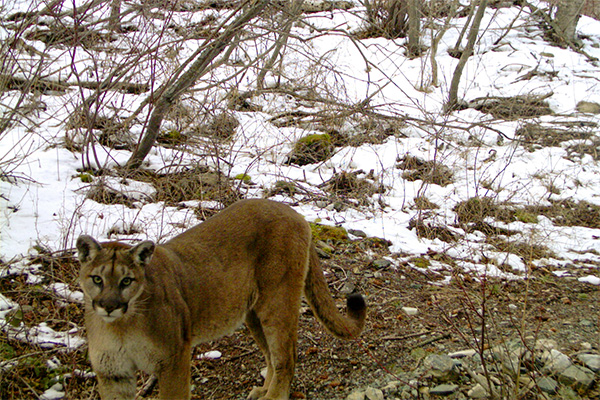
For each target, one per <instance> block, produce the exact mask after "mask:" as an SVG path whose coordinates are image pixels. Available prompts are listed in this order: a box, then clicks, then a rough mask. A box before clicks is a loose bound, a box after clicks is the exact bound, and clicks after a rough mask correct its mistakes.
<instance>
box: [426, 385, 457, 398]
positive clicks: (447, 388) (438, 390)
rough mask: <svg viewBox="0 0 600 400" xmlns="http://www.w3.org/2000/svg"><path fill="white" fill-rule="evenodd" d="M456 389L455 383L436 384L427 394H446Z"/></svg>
mask: <svg viewBox="0 0 600 400" xmlns="http://www.w3.org/2000/svg"><path fill="white" fill-rule="evenodd" d="M457 390H458V385H455V384H447V383H445V384H443V385H438V386H436V387H434V388H431V389H429V394H433V395H437V396H448V395H450V394H452V393H454V392H456V391H457Z"/></svg>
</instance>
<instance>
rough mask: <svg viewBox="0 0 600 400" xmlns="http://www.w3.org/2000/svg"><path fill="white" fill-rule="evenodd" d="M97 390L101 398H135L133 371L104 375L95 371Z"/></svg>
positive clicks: (111, 399)
mask: <svg viewBox="0 0 600 400" xmlns="http://www.w3.org/2000/svg"><path fill="white" fill-rule="evenodd" d="M97 376H98V392H100V398H101V399H102V400H127V399H131V400H133V399H134V398H135V384H136V379H135V373H134V371H131V373H126V374H123V375H105V374H102V373H97Z"/></svg>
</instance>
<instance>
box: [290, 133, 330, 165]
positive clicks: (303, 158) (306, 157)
mask: <svg viewBox="0 0 600 400" xmlns="http://www.w3.org/2000/svg"><path fill="white" fill-rule="evenodd" d="M333 150H334V146H333V142H332V140H331V136H330V135H329V134H327V133H323V134H319V133H315V134H312V135H306V136H304V137H302V138H300V139H299V140H298V141H297V142H296V144H295V145H294V149H293V150H292V152H291V153H290V155H289V156H288V161H287V162H288V163H292V164H297V165H307V164H312V163H316V162H321V161H325V160H327V159H328V158H329V157H330V156H331V154H332V153H333Z"/></svg>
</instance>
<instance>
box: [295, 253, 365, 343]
mask: <svg viewBox="0 0 600 400" xmlns="http://www.w3.org/2000/svg"><path fill="white" fill-rule="evenodd" d="M308 257H309V261H308V275H307V277H306V284H305V286H304V295H305V296H306V300H307V301H308V304H309V305H310V308H311V309H312V310H313V312H314V314H315V316H316V317H317V319H318V320H319V321H321V323H322V324H323V326H325V328H326V329H327V330H328V331H329V332H330V333H331V334H332V335H333V336H335V337H337V338H339V339H353V338H355V337H357V336H358V335H359V334H360V333H361V332H362V330H363V327H364V325H365V319H366V317H367V305H366V303H365V299H364V298H363V297H362V296H361V295H360V294H358V293H355V294H351V295H349V296H348V297H347V298H346V312H347V315H343V314H341V313H340V312H339V311H338V309H337V306H336V305H335V302H334V300H333V297H331V293H330V292H329V287H328V286H327V282H326V281H325V276H323V270H322V269H321V265H320V263H319V256H318V255H317V251H316V250H315V246H314V244H313V245H311V249H310V251H309V255H308Z"/></svg>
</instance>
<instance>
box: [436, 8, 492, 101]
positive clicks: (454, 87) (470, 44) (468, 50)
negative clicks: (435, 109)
mask: <svg viewBox="0 0 600 400" xmlns="http://www.w3.org/2000/svg"><path fill="white" fill-rule="evenodd" d="M487 3H488V2H487V0H481V1H480V3H479V7H478V8H477V12H476V13H475V16H474V17H473V24H472V25H471V29H470V30H469V39H468V41H467V45H466V46H465V48H464V50H463V51H462V54H461V56H460V59H459V60H458V64H457V65H456V69H455V70H454V75H453V76H452V82H451V83H450V93H449V95H448V103H446V106H445V110H446V112H450V111H452V110H454V109H455V108H456V106H457V104H458V85H459V83H460V78H461V76H462V72H463V69H464V68H465V65H466V64H467V61H468V59H469V57H471V55H472V54H473V48H474V47H475V42H476V41H477V35H478V34H479V25H481V19H482V18H483V14H484V13H485V8H486V7H487Z"/></svg>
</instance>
